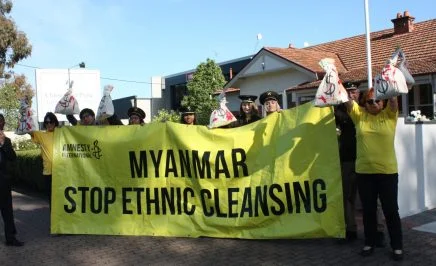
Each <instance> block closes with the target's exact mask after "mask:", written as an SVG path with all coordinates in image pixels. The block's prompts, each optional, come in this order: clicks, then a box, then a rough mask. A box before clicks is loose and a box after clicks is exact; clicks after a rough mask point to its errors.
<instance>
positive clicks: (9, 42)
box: [0, 0, 32, 78]
mask: <svg viewBox="0 0 436 266" xmlns="http://www.w3.org/2000/svg"><path fill="white" fill-rule="evenodd" d="M11 10H12V2H11V1H9V0H0V78H3V77H5V76H6V75H5V73H4V72H5V67H7V68H13V67H14V65H15V64H16V63H18V62H19V61H20V60H22V59H25V58H26V57H28V56H30V54H31V53H32V46H31V45H30V43H29V41H28V40H27V37H26V34H25V33H23V32H22V31H19V30H18V29H17V27H16V26H15V22H14V21H13V19H12V18H11V17H10V16H8V15H9V13H10V12H11Z"/></svg>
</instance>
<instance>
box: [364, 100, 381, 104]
mask: <svg viewBox="0 0 436 266" xmlns="http://www.w3.org/2000/svg"><path fill="white" fill-rule="evenodd" d="M379 102H380V100H374V99H370V100H367V101H366V103H367V104H374V103H379Z"/></svg>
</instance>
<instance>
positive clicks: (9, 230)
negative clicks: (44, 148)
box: [0, 114, 24, 247]
mask: <svg viewBox="0 0 436 266" xmlns="http://www.w3.org/2000/svg"><path fill="white" fill-rule="evenodd" d="M4 126H5V118H4V116H3V115H2V114H0V210H1V214H2V218H3V225H4V231H5V238H6V245H7V246H16V247H21V246H23V245H24V243H23V242H22V241H19V240H18V239H17V238H16V236H15V235H16V234H17V229H16V227H15V221H14V210H13V208H12V190H11V182H10V179H9V177H8V174H7V172H6V167H7V164H8V161H9V162H11V161H15V160H16V158H17V155H16V154H15V151H14V149H13V148H12V143H11V140H10V139H9V138H7V137H6V136H5V133H4V132H3V129H4Z"/></svg>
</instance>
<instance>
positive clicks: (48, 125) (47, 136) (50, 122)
mask: <svg viewBox="0 0 436 266" xmlns="http://www.w3.org/2000/svg"><path fill="white" fill-rule="evenodd" d="M58 126H59V121H58V119H57V117H56V115H55V114H54V113H52V112H48V113H47V114H45V116H44V128H45V129H46V131H34V132H31V133H30V136H31V137H32V141H33V142H35V143H36V144H39V145H40V147H41V151H42V152H41V157H42V175H43V176H44V180H45V183H44V189H45V191H46V192H47V196H48V200H49V202H50V203H51V183H52V161H53V133H54V130H55V128H57V127H58ZM50 206H51V204H50Z"/></svg>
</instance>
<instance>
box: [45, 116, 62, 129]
mask: <svg viewBox="0 0 436 266" xmlns="http://www.w3.org/2000/svg"><path fill="white" fill-rule="evenodd" d="M46 119H49V120H50V121H52V122H54V124H55V126H56V127H58V126H59V121H58V118H57V117H56V115H55V114H53V113H52V112H47V113H46V114H45V116H44V129H45V128H46V126H45V121H46Z"/></svg>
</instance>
